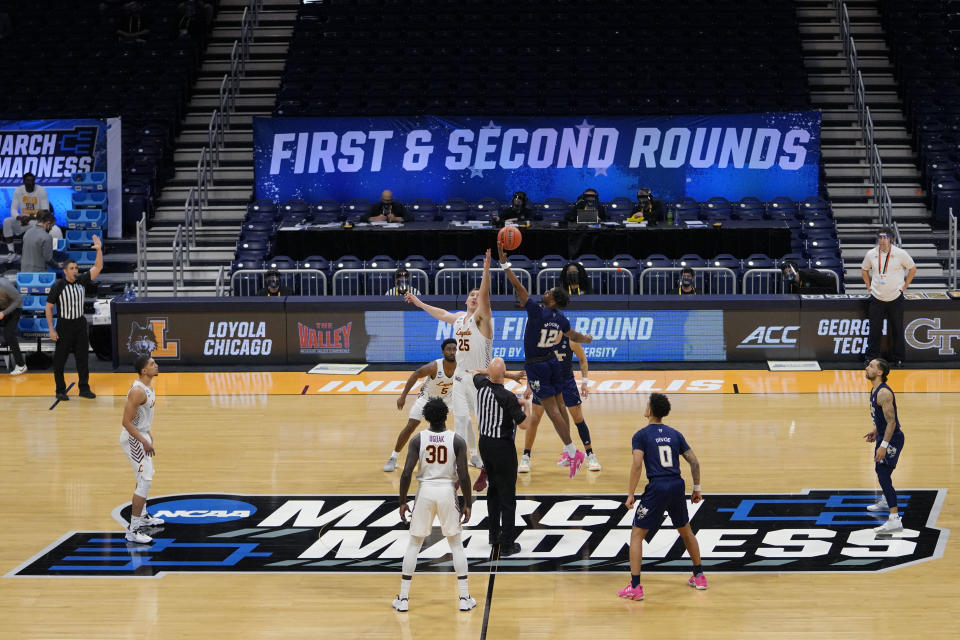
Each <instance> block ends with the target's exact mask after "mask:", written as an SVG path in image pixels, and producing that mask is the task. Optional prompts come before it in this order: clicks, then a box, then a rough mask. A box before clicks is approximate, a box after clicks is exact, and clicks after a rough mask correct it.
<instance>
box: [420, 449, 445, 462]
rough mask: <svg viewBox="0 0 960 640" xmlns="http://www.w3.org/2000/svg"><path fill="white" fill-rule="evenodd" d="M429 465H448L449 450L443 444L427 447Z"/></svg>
mask: <svg viewBox="0 0 960 640" xmlns="http://www.w3.org/2000/svg"><path fill="white" fill-rule="evenodd" d="M425 460H426V461H427V464H433V463H437V464H447V448H446V447H445V446H443V445H442V444H441V445H439V446H436V445H432V444H431V445H427V457H426V458H425Z"/></svg>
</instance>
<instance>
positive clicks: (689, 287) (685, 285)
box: [677, 267, 698, 296]
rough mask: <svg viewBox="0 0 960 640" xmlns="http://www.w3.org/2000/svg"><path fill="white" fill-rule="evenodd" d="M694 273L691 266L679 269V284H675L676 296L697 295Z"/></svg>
mask: <svg viewBox="0 0 960 640" xmlns="http://www.w3.org/2000/svg"><path fill="white" fill-rule="evenodd" d="M696 275H697V274H696V273H695V272H694V270H693V267H684V268H683V269H681V270H680V284H678V285H677V295H678V296H695V295H697V293H698V292H697V285H696Z"/></svg>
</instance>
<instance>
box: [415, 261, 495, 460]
mask: <svg viewBox="0 0 960 640" xmlns="http://www.w3.org/2000/svg"><path fill="white" fill-rule="evenodd" d="M406 300H407V302H409V303H411V304H413V305H415V306H417V307H420V308H421V309H423V310H424V311H426V312H427V313H429V314H430V315H431V316H433V317H434V318H436V319H437V320H441V321H443V322H446V323H448V324H452V325H453V337H454V339H455V340H456V341H457V371H456V373H455V375H454V380H455V383H454V385H453V429H454V431H455V432H456V433H457V434H458V435H460V436H461V437H463V438H464V439H465V440H466V441H467V443H468V444H469V445H470V451H471V456H470V464H471V465H473V466H475V467H481V466H483V463H482V462H481V460H480V454H479V452H478V451H477V437H476V434H475V433H474V432H473V425H472V423H471V420H470V416H471V415H472V416H476V415H477V389H476V387H474V386H473V382H472V380H473V376H472V375H471V374H470V373H469V372H470V371H472V370H474V369H486V368H487V367H488V366H489V365H490V360H491V359H492V358H493V312H492V311H491V310H490V250H489V249H487V254H486V255H485V256H484V258H483V277H482V278H481V279H480V288H479V289H473V290H471V291H470V293H469V294H467V310H466V312H463V311H461V312H458V313H451V312H449V311H444V310H443V309H440V308H439V307H433V306H430V305H429V304H425V303H424V302H422V301H421V300H420V299H419V298H418V297H417V296H415V295H413V294H412V293H409V292H408V293H407V295H406Z"/></svg>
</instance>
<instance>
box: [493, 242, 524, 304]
mask: <svg viewBox="0 0 960 640" xmlns="http://www.w3.org/2000/svg"><path fill="white" fill-rule="evenodd" d="M497 257H498V258H499V260H500V266H501V267H503V272H504V273H506V274H507V280H509V281H510V284H512V285H513V288H514V290H515V291H516V292H517V299H518V300H520V304H526V303H527V300H529V299H530V292H528V291H527V289H526V287H524V286H523V285H522V284H520V278H518V277H517V274H515V273H514V272H513V269H511V268H510V263H509V262H507V253H506V251H504V250H503V245H502V244H500V243H499V242H498V243H497Z"/></svg>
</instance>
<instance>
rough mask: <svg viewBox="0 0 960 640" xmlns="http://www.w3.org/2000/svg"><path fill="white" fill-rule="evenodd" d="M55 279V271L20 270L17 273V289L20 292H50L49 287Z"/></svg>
mask: <svg viewBox="0 0 960 640" xmlns="http://www.w3.org/2000/svg"><path fill="white" fill-rule="evenodd" d="M56 281H57V275H56V274H55V273H49V272H39V273H35V272H28V271H21V272H20V273H18V274H17V290H18V291H20V293H32V294H38V293H50V287H52V286H53V283H54V282H56Z"/></svg>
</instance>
